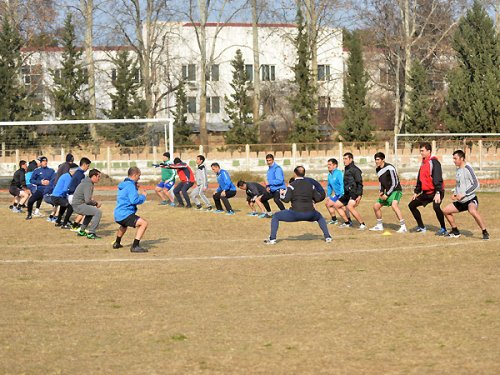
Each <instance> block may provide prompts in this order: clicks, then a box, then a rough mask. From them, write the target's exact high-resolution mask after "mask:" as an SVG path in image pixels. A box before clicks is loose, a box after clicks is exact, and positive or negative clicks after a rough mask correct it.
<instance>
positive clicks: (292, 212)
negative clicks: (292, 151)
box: [264, 166, 332, 245]
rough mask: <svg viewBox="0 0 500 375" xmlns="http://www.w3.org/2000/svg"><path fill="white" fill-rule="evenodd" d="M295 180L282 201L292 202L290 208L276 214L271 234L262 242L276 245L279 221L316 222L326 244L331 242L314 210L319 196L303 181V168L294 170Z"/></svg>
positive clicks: (311, 186)
mask: <svg viewBox="0 0 500 375" xmlns="http://www.w3.org/2000/svg"><path fill="white" fill-rule="evenodd" d="M294 173H295V180H294V181H293V182H292V183H291V184H290V185H288V188H287V190H286V193H285V197H284V199H283V200H284V201H285V202H292V207H291V208H290V209H289V210H283V211H280V212H276V213H275V214H274V215H273V219H272V220H271V234H270V235H269V238H268V239H267V240H265V241H264V243H266V244H267V245H274V244H276V235H277V233H278V227H279V222H280V221H285V222H298V221H310V222H312V221H317V222H318V224H319V226H320V228H321V230H322V232H323V236H324V237H325V241H326V242H332V237H331V236H330V233H329V232H328V227H327V225H326V221H325V218H324V217H323V216H322V215H321V214H320V213H319V212H318V211H316V210H315V209H314V205H313V203H314V202H319V201H320V199H321V194H320V193H319V192H318V191H316V189H315V187H314V185H313V184H312V183H310V182H309V181H307V180H305V179H304V175H305V169H304V167H301V166H300V167H296V168H295V169H294Z"/></svg>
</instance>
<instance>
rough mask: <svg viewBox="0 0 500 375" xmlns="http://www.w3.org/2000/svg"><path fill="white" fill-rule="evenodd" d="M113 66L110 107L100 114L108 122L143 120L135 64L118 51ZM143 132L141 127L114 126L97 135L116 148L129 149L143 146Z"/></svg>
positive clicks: (126, 55)
mask: <svg viewBox="0 0 500 375" xmlns="http://www.w3.org/2000/svg"><path fill="white" fill-rule="evenodd" d="M114 64H115V72H116V76H115V77H114V80H113V81H112V85H113V87H114V89H115V92H114V93H110V94H109V97H110V98H111V103H112V108H111V110H108V111H104V114H105V115H106V116H107V117H108V118H111V119H122V118H123V119H134V118H145V117H146V113H147V109H146V103H145V101H144V100H143V99H141V98H140V96H139V93H138V92H139V90H140V86H141V84H140V83H139V82H138V81H139V80H138V77H139V69H138V67H137V62H135V61H133V60H132V58H130V57H129V54H128V52H127V51H122V52H119V53H118V56H117V57H116V59H115V60H114ZM144 130H145V125H144V124H116V125H114V126H113V127H112V128H109V127H101V128H100V129H99V133H100V134H101V135H103V136H104V137H105V138H106V139H108V140H112V141H114V142H116V143H117V144H118V145H119V146H124V147H130V146H136V145H143V144H145V142H146V137H145V134H144Z"/></svg>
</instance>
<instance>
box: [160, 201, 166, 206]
mask: <svg viewBox="0 0 500 375" xmlns="http://www.w3.org/2000/svg"><path fill="white" fill-rule="evenodd" d="M166 205H168V202H167V201H161V202H160V206H166Z"/></svg>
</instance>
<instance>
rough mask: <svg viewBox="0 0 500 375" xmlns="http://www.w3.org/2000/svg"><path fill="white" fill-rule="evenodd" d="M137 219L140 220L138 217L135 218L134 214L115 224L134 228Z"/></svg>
mask: <svg viewBox="0 0 500 375" xmlns="http://www.w3.org/2000/svg"><path fill="white" fill-rule="evenodd" d="M139 219H140V217H139V216H137V215H136V214H132V215H129V216H127V217H126V218H125V219H123V220H120V221H117V222H116V223H117V224H120V225H121V226H122V227H131V228H135V226H136V225H137V222H138V221H139Z"/></svg>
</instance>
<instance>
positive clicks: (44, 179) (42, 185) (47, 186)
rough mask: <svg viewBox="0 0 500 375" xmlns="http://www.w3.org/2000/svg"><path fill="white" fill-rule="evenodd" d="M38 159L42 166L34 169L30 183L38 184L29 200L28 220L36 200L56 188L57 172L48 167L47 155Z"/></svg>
mask: <svg viewBox="0 0 500 375" xmlns="http://www.w3.org/2000/svg"><path fill="white" fill-rule="evenodd" d="M38 160H39V161H40V167H39V168H37V169H35V170H34V171H33V174H32V175H31V178H30V183H31V184H33V185H35V186H36V190H35V191H34V192H33V194H32V195H31V197H30V199H29V200H28V216H26V220H31V218H32V216H31V213H32V212H33V205H34V204H35V202H37V201H39V200H42V199H43V196H44V195H46V194H50V193H51V192H52V189H53V188H54V180H55V178H56V172H55V171H54V170H53V169H52V168H49V167H47V163H48V160H47V158H46V157H45V156H41V157H40V158H38Z"/></svg>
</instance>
